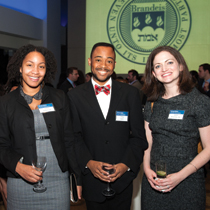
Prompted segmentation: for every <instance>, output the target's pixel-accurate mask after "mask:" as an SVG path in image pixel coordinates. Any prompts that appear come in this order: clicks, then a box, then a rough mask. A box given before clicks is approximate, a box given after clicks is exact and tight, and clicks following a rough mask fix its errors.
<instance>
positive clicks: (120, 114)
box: [116, 111, 128, 122]
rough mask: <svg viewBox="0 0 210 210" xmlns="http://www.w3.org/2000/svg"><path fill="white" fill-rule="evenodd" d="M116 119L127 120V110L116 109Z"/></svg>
mask: <svg viewBox="0 0 210 210" xmlns="http://www.w3.org/2000/svg"><path fill="white" fill-rule="evenodd" d="M116 121H122V122H127V121H128V112H120V111H116Z"/></svg>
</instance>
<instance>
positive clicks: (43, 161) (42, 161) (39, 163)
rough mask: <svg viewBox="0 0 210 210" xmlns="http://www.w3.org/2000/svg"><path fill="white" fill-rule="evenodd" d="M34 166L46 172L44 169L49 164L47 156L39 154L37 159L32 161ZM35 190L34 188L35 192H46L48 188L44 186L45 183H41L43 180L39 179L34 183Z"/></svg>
mask: <svg viewBox="0 0 210 210" xmlns="http://www.w3.org/2000/svg"><path fill="white" fill-rule="evenodd" d="M32 166H33V167H34V168H35V169H36V170H37V171H42V172H44V170H45V168H46V166H47V158H46V157H44V156H37V159H36V160H35V161H33V162H32ZM33 190H34V192H37V193H42V192H45V191H46V190H47V188H46V187H45V186H44V184H42V183H41V181H39V182H37V183H36V184H34V188H33Z"/></svg>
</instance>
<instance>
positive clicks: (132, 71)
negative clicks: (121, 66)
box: [128, 69, 139, 79]
mask: <svg viewBox="0 0 210 210" xmlns="http://www.w3.org/2000/svg"><path fill="white" fill-rule="evenodd" d="M128 73H132V75H133V77H134V76H136V79H138V78H139V73H138V71H136V70H135V69H131V70H130V71H128Z"/></svg>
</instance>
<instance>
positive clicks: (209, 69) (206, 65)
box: [199, 63, 210, 73]
mask: <svg viewBox="0 0 210 210" xmlns="http://www.w3.org/2000/svg"><path fill="white" fill-rule="evenodd" d="M201 66H202V67H203V70H204V71H206V70H208V71H209V73H210V64H209V63H203V64H201V65H200V66H199V67H201Z"/></svg>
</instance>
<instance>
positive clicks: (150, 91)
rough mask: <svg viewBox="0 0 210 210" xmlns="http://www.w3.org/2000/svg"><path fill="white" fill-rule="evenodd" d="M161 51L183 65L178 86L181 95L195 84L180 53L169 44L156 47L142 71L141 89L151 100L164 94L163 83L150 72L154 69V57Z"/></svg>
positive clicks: (190, 89)
mask: <svg viewBox="0 0 210 210" xmlns="http://www.w3.org/2000/svg"><path fill="white" fill-rule="evenodd" d="M162 51H166V52H169V53H170V54H171V55H173V56H174V58H175V59H176V60H177V62H178V63H179V65H181V66H182V67H183V70H182V71H181V72H180V74H179V83H178V86H179V91H180V93H181V94H183V95H184V94H186V93H189V92H191V91H192V89H193V87H194V86H195V84H194V83H193V81H192V77H191V75H190V72H189V69H188V67H187V64H186V62H185V60H184V58H183V56H182V55H181V53H180V52H179V51H178V50H176V49H174V48H172V47H170V46H160V47H157V48H156V49H154V50H153V51H152V52H151V54H150V56H149V58H148V60H147V63H146V67H145V72H144V86H143V88H142V91H143V92H144V93H145V95H146V96H147V100H148V101H151V102H154V101H156V100H157V99H158V97H159V96H163V95H164V94H165V87H164V85H163V83H161V82H160V81H158V80H157V79H156V78H155V77H154V75H153V73H152V72H153V71H154V66H153V61H154V58H155V56H156V55H157V54H158V53H160V52H162Z"/></svg>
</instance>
